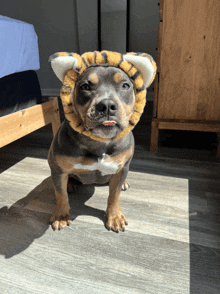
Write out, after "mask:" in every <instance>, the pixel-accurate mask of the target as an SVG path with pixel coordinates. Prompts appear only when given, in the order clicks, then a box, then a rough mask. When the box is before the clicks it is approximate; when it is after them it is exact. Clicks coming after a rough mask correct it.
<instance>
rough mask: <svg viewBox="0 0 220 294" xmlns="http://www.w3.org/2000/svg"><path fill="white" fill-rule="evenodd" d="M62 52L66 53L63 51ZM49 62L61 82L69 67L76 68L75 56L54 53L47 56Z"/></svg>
mask: <svg viewBox="0 0 220 294" xmlns="http://www.w3.org/2000/svg"><path fill="white" fill-rule="evenodd" d="M63 54H67V53H64V52H63ZM49 62H50V63H51V67H52V69H53V71H54V73H55V75H56V76H57V77H58V79H59V80H60V81H61V82H62V83H63V81H64V76H65V73H66V72H67V71H68V70H70V69H76V68H77V62H78V60H77V58H76V57H73V56H71V55H70V56H68V55H67V56H62V52H61V53H55V54H53V55H51V56H50V57H49Z"/></svg>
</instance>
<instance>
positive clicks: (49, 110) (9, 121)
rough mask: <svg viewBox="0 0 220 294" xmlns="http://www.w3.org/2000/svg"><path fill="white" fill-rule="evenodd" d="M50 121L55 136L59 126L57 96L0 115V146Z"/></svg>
mask: <svg viewBox="0 0 220 294" xmlns="http://www.w3.org/2000/svg"><path fill="white" fill-rule="evenodd" d="M50 123H51V124H52V130H53V136H55V134H56V132H57V131H58V129H59V127H60V114H59V106H58V98H57V97H49V98H48V100H47V101H43V103H42V104H37V105H35V106H32V107H29V108H26V109H23V110H20V111H17V112H14V113H11V114H8V115H5V116H3V117H0V148H1V147H3V146H5V145H7V144H9V143H11V142H13V141H15V140H17V139H19V138H21V137H24V136H26V135H27V134H30V133H32V132H34V131H36V130H38V129H40V128H42V127H44V126H46V125H47V124H50Z"/></svg>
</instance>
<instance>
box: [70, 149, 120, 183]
mask: <svg viewBox="0 0 220 294" xmlns="http://www.w3.org/2000/svg"><path fill="white" fill-rule="evenodd" d="M120 164H121V163H118V162H116V161H113V160H112V159H111V157H110V156H109V155H107V154H105V153H103V154H102V157H101V158H98V160H97V161H96V162H94V163H92V164H87V163H86V162H85V163H78V164H74V165H73V168H74V170H76V171H77V170H80V171H81V172H80V173H79V174H77V177H78V178H79V179H80V181H81V182H82V183H83V184H92V183H97V184H103V183H105V182H107V181H108V180H109V178H110V177H111V175H113V174H115V173H116V172H117V171H118V169H119V166H120Z"/></svg>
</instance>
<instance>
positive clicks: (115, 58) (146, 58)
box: [49, 51, 156, 141]
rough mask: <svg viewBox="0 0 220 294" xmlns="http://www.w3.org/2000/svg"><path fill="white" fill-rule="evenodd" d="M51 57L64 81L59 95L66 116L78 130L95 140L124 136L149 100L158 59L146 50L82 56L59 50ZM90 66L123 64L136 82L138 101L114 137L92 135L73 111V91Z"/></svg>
mask: <svg viewBox="0 0 220 294" xmlns="http://www.w3.org/2000/svg"><path fill="white" fill-rule="evenodd" d="M49 61H50V62H51V66H52V68H53V70H54V72H55V74H56V75H57V77H58V78H59V79H60V80H61V81H62V83H63V86H62V88H61V92H60V97H61V100H62V103H63V108H64V113H65V116H66V119H67V120H68V121H69V124H70V126H71V127H72V128H73V129H74V130H75V131H77V132H79V133H82V134H84V135H85V136H88V137H90V138H92V139H93V140H97V141H111V140H118V139H120V138H122V137H123V136H125V135H126V134H128V133H129V132H130V131H132V129H133V128H134V127H135V126H136V124H137V123H138V121H139V119H140V117H141V115H142V113H143V110H144V107H145V104H146V88H147V87H149V86H150V84H151V83H152V82H153V80H154V77H155V74H156V63H155V62H154V60H153V58H152V57H151V56H150V55H148V54H146V53H141V54H137V53H127V54H125V55H122V54H120V53H118V52H111V51H102V52H98V51H95V52H87V53H84V54H83V55H81V56H80V55H78V54H76V53H66V52H60V53H56V54H53V55H52V56H51V57H50V59H49ZM91 66H112V67H117V68H120V69H121V70H123V71H124V72H125V73H126V74H127V75H128V76H129V78H130V79H131V80H132V81H133V84H134V88H135V92H136V94H135V99H136V102H135V106H134V111H133V113H132V115H131V117H130V120H129V124H128V126H127V127H126V128H125V129H124V130H123V131H122V132H120V133H119V134H117V135H116V136H115V137H114V138H111V139H109V138H102V137H99V136H96V135H93V134H92V133H90V132H89V131H88V130H86V128H85V127H84V125H83V122H82V121H81V119H80V117H79V115H78V114H77V112H76V111H74V101H73V91H74V86H75V83H76V81H77V79H78V77H79V75H81V74H82V73H83V72H84V71H85V70H86V69H88V68H89V67H91Z"/></svg>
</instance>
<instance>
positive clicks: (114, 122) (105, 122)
mask: <svg viewBox="0 0 220 294" xmlns="http://www.w3.org/2000/svg"><path fill="white" fill-rule="evenodd" d="M102 124H103V125H104V126H114V125H116V124H117V123H116V121H114V120H105V121H104V122H103V123H102Z"/></svg>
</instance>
